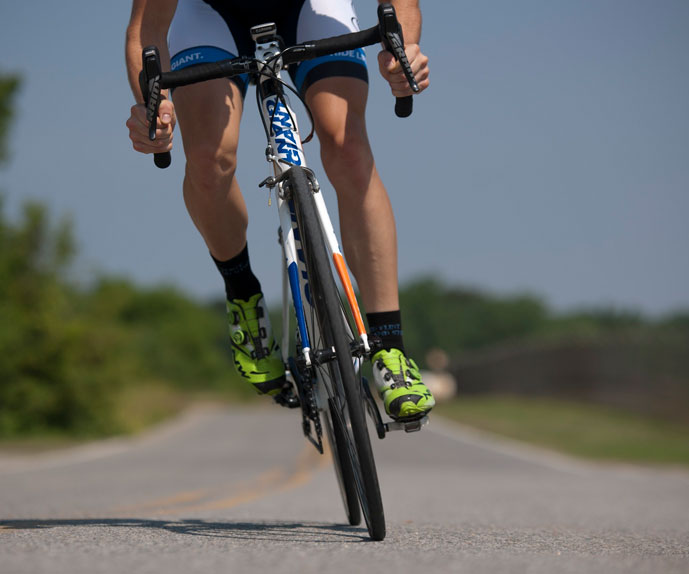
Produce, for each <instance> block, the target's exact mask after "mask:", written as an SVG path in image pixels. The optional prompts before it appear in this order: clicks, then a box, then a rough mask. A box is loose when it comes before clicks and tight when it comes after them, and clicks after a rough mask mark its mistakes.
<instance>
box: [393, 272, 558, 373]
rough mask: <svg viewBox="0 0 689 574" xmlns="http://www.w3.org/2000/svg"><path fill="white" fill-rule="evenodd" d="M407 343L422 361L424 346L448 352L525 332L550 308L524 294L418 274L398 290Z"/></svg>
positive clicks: (541, 325)
mask: <svg viewBox="0 0 689 574" xmlns="http://www.w3.org/2000/svg"><path fill="white" fill-rule="evenodd" d="M400 302H401V306H402V309H403V316H404V338H405V346H406V347H407V348H408V349H409V351H410V353H411V354H413V355H414V356H415V357H418V358H419V359H420V360H421V362H423V357H424V355H425V354H426V352H427V351H429V350H430V349H433V348H438V349H442V350H444V351H446V352H448V353H450V354H453V353H457V352H459V351H466V350H472V349H478V348H481V347H485V346H487V345H490V344H493V343H496V342H498V341H505V340H510V339H517V338H523V337H527V336H529V335H531V334H533V333H535V332H538V331H540V330H542V329H543V328H544V325H545V323H546V321H547V318H548V312H547V309H546V308H545V306H544V304H543V303H542V302H541V301H539V300H538V299H537V298H535V297H532V296H528V295H519V296H513V297H502V298H498V297H494V296H490V295H487V294H485V293H481V292H479V291H478V290H470V289H463V288H459V287H446V286H444V285H442V284H440V283H439V282H437V281H435V280H433V279H422V280H420V281H416V282H414V283H412V284H409V285H407V286H406V287H405V288H403V289H402V290H401V292H400Z"/></svg>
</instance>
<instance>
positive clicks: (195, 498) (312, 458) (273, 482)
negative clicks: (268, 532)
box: [114, 444, 331, 515]
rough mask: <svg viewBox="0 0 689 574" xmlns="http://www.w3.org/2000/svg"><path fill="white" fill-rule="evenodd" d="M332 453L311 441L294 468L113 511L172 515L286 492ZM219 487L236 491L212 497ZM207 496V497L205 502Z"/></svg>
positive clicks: (309, 476)
mask: <svg viewBox="0 0 689 574" xmlns="http://www.w3.org/2000/svg"><path fill="white" fill-rule="evenodd" d="M329 455H330V453H329V450H327V449H326V451H325V454H324V455H320V454H318V453H317V452H316V451H315V450H314V448H313V447H312V446H311V445H310V444H306V445H304V448H303V449H302V451H301V452H300V453H299V455H298V457H297V461H296V463H295V464H294V465H292V468H291V469H290V467H288V466H278V467H273V468H271V469H269V470H267V471H265V472H263V473H261V474H259V475H258V476H257V477H255V478H253V479H251V480H247V481H242V482H240V483H235V484H234V485H230V486H225V487H222V488H221V489H220V488H214V489H210V488H205V489H199V490H192V491H184V492H179V493H176V494H173V495H171V496H168V497H165V498H161V499H158V500H153V501H150V502H144V503H141V504H135V505H130V506H124V507H118V508H117V509H115V510H114V511H115V512H117V513H118V514H122V513H127V514H129V513H132V512H145V513H146V514H150V515H170V514H181V513H189V512H202V511H207V510H224V509H228V508H233V507H235V506H238V505H240V504H246V503H247V502H253V501H255V500H258V499H260V498H264V497H266V496H269V495H270V494H274V493H276V492H285V491H287V490H291V489H293V488H297V487H298V486H301V485H303V484H307V483H308V482H309V481H310V480H311V479H312V478H313V476H314V474H315V473H316V472H317V471H319V470H320V469H322V468H324V467H325V466H327V465H328V464H329V463H330V461H331V458H330V456H329ZM219 490H222V491H223V492H227V490H230V491H232V490H234V493H233V494H232V495H231V496H226V497H222V498H219V499H212V497H213V496H217V495H218V494H219V492H218V491H219ZM204 499H207V500H205V501H204Z"/></svg>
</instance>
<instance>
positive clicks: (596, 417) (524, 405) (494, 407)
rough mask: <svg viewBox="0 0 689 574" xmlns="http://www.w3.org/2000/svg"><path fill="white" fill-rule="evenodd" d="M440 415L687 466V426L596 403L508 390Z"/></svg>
mask: <svg viewBox="0 0 689 574" xmlns="http://www.w3.org/2000/svg"><path fill="white" fill-rule="evenodd" d="M434 410H435V412H437V413H438V414H440V415H443V416H445V417H447V418H451V419H454V420H456V421H458V422H461V423H464V424H467V425H470V426H473V427H475V428H479V429H482V430H486V431H490V432H494V433H497V434H500V435H503V436H506V437H510V438H513V439H517V440H522V441H526V442H530V443H533V444H536V445H539V446H544V447H548V448H552V449H555V450H558V451H560V452H564V453H567V454H572V455H575V456H580V457H584V458H590V459H596V460H613V461H624V462H634V463H643V464H681V465H688V466H689V427H687V426H683V425H680V424H677V423H673V422H670V421H666V420H662V419H657V418H650V417H644V416H641V415H637V414H632V413H629V412H626V411H621V410H616V409H611V408H606V407H602V406H599V405H592V404H588V403H587V404H583V403H577V402H569V401H561V400H554V399H540V398H539V399H532V398H521V397H511V396H494V397H493V396H491V397H462V398H461V399H456V400H453V401H450V402H447V403H443V404H440V405H438V406H437V407H436V408H435V409H434Z"/></svg>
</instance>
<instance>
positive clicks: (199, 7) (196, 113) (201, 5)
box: [169, 0, 284, 394]
mask: <svg viewBox="0 0 689 574" xmlns="http://www.w3.org/2000/svg"><path fill="white" fill-rule="evenodd" d="M169 43H170V53H171V55H172V60H171V65H172V67H173V68H175V69H179V68H183V67H185V66H188V65H193V64H194V63H198V62H208V61H215V60H218V59H224V58H230V57H233V56H235V55H236V54H237V53H238V49H237V45H236V43H235V40H234V37H233V35H232V33H231V32H230V30H229V28H228V24H227V23H226V21H225V20H224V19H223V18H222V17H221V15H220V14H219V13H218V12H216V11H215V10H214V9H213V8H212V7H211V6H210V5H209V4H207V3H205V2H202V1H201V0H180V2H179V3H178V5H177V12H176V13H175V18H174V19H173V22H172V26H171V29H170V34H169ZM238 82H240V83H243V82H242V80H238ZM242 90H243V85H239V84H238V83H235V81H232V82H230V81H228V80H215V81H212V82H205V83H203V84H197V85H193V86H186V87H182V88H178V89H177V90H175V93H174V94H173V101H174V103H175V108H176V112H177V117H178V124H179V126H180V130H181V132H182V142H183V144H184V150H185V154H186V159H187V164H186V173H185V178H184V199H185V203H186V205H187V208H188V211H189V214H190V215H191V217H192V219H193V221H194V223H195V225H196V227H197V228H198V230H199V231H200V233H201V235H202V236H203V239H204V240H205V242H206V244H207V246H208V249H209V251H210V252H211V255H212V256H213V257H214V259H215V262H216V265H217V266H218V270H219V271H220V273H221V274H222V276H223V278H224V280H225V289H226V292H227V297H228V301H227V311H228V317H229V319H230V335H231V342H232V347H231V348H232V355H233V358H234V363H235V367H236V370H237V372H238V374H239V375H240V376H241V377H242V378H243V379H244V380H246V381H247V382H248V383H250V384H252V385H253V387H254V388H255V389H256V390H257V391H258V392H260V393H271V394H272V393H275V392H277V391H279V389H280V388H281V386H282V385H283V383H284V365H283V364H282V358H281V356H280V353H279V351H278V349H277V345H276V343H275V339H274V337H273V336H272V333H271V330H270V324H269V321H268V313H267V311H266V307H265V302H264V300H263V295H262V294H261V293H260V283H259V282H258V280H257V279H256V278H255V276H254V275H253V273H252V272H251V267H250V265H249V258H248V251H247V250H246V249H245V246H246V228H247V222H248V217H247V209H246V205H245V203H244V199H243V197H242V195H241V192H240V189H239V185H238V184H237V181H236V179H235V175H234V174H235V167H236V158H237V142H238V139H239V123H240V118H241V113H242Z"/></svg>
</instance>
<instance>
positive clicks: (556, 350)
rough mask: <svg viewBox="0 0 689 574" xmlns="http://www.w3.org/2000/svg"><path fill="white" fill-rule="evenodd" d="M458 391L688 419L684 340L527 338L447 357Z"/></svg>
mask: <svg viewBox="0 0 689 574" xmlns="http://www.w3.org/2000/svg"><path fill="white" fill-rule="evenodd" d="M449 370H450V372H451V373H452V375H454V377H455V379H456V381H457V386H458V391H459V394H460V395H461V394H479V393H493V394H515V395H532V396H543V397H554V398H564V399H574V400H581V401H591V402H594V403H598V404H602V405H608V406H613V407H620V408H624V409H627V410H631V411H634V412H639V413H643V414H649V415H655V416H661V417H666V418H671V419H674V420H678V421H682V422H685V423H687V424H689V342H688V341H687V340H686V339H685V338H679V337H678V338H668V339H667V340H660V339H652V338H632V337H627V338H619V337H618V338H615V339H605V340H592V341H589V340H573V341H559V342H551V343H539V344H537V343H533V344H525V345H512V346H504V347H500V348H492V349H489V350H486V351H481V352H476V353H472V354H467V355H465V356H460V357H455V358H454V359H453V360H452V361H451V364H450V368H449Z"/></svg>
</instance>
